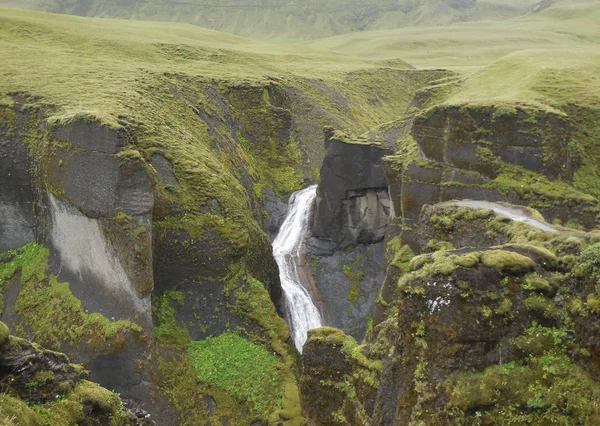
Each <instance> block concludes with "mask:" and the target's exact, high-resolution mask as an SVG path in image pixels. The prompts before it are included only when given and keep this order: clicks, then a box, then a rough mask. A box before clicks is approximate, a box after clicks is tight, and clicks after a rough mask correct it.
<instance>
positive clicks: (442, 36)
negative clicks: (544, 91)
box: [304, 1, 600, 72]
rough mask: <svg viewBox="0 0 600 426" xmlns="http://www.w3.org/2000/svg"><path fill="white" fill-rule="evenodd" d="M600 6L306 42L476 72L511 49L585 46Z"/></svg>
mask: <svg viewBox="0 0 600 426" xmlns="http://www.w3.org/2000/svg"><path fill="white" fill-rule="evenodd" d="M599 10H600V9H598V7H597V3H595V2H592V1H587V2H583V3H581V4H560V3H559V4H557V5H554V6H553V7H551V8H549V9H546V10H544V11H542V12H540V13H538V14H533V15H529V16H525V17H523V18H520V19H513V20H509V21H506V22H492V21H487V22H470V23H456V24H454V25H447V26H409V27H406V28H399V29H391V30H390V29H379V30H374V31H364V32H355V33H350V34H344V35H340V36H336V37H330V38H324V39H320V40H314V41H310V42H305V43H304V45H307V46H311V47H314V48H318V49H324V50H330V51H331V50H332V51H336V52H344V53H350V54H354V55H356V56H359V57H362V58H371V59H376V60H380V61H382V62H385V61H393V60H395V59H397V58H402V59H403V60H405V61H407V62H409V63H410V64H413V65H415V66H417V67H419V68H421V67H422V68H433V67H444V68H452V69H457V70H461V71H464V72H472V71H473V70H476V69H477V67H481V66H485V65H487V64H489V63H491V62H493V61H494V60H496V59H498V58H500V57H502V56H505V55H507V54H509V53H512V52H515V51H521V50H527V49H540V48H543V49H548V50H565V49H568V50H570V51H573V50H587V49H594V44H595V43H598V42H600V30H599V26H600V25H599V19H600V11H599Z"/></svg>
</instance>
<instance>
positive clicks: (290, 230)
mask: <svg viewBox="0 0 600 426" xmlns="http://www.w3.org/2000/svg"><path fill="white" fill-rule="evenodd" d="M316 195H317V186H316V185H313V186H311V187H308V188H306V189H303V190H301V191H298V192H295V193H294V194H292V196H291V198H290V202H289V209H288V213H287V216H286V218H285V220H284V222H283V224H282V225H281V229H280V230H279V233H278V234H277V237H276V238H275V241H273V255H274V257H275V260H276V261H277V265H278V266H279V277H280V279H281V286H282V288H283V294H284V297H285V308H286V317H287V318H286V319H287V322H288V325H289V327H290V332H291V335H292V338H293V339H294V343H295V344H296V347H297V348H298V350H299V351H300V352H302V346H303V345H304V342H306V338H307V332H308V330H311V329H313V328H318V327H321V325H322V320H321V314H320V313H319V310H318V309H317V307H316V306H315V304H314V303H313V300H312V298H311V295H310V292H309V291H308V290H307V289H306V288H305V287H304V285H303V280H302V277H303V276H305V274H306V271H305V270H303V269H304V268H305V267H306V265H305V264H306V261H305V256H306V249H305V239H306V233H307V232H308V219H309V215H310V209H311V206H312V204H313V201H314V199H315V197H316ZM304 281H305V280H304Z"/></svg>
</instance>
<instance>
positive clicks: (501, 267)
mask: <svg viewBox="0 0 600 426" xmlns="http://www.w3.org/2000/svg"><path fill="white" fill-rule="evenodd" d="M481 263H482V264H483V265H485V266H487V267H488V268H494V269H496V270H498V272H510V273H523V272H527V271H531V270H532V269H534V268H535V262H534V261H533V260H532V259H530V258H529V257H527V256H523V255H522V254H519V253H514V252H510V251H504V250H488V251H484V252H483V253H481Z"/></svg>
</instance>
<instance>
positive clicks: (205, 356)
mask: <svg viewBox="0 0 600 426" xmlns="http://www.w3.org/2000/svg"><path fill="white" fill-rule="evenodd" d="M188 356H189V359H190V363H191V366H192V368H193V369H194V371H195V372H196V374H197V377H198V380H200V381H202V382H204V383H206V384H208V385H209V386H210V387H213V386H214V387H216V388H218V389H222V390H224V391H225V392H227V393H228V394H230V395H232V396H234V397H235V398H238V399H239V400H240V401H242V402H248V403H249V407H250V410H251V415H252V416H253V417H254V416H258V417H261V418H263V419H266V418H267V417H268V416H269V414H270V413H272V412H273V411H275V410H276V409H277V408H280V404H281V394H282V391H283V389H282V385H283V382H282V380H281V378H280V375H279V368H278V367H279V362H280V361H279V359H278V357H277V356H276V355H274V354H272V353H269V352H268V351H267V350H265V349H264V348H262V347H260V346H258V345H256V344H254V343H251V342H249V341H247V340H245V339H243V338H242V337H240V336H238V335H237V334H234V333H224V334H221V335H220V336H217V337H213V338H208V339H206V340H202V341H195V342H192V343H190V345H189V347H188Z"/></svg>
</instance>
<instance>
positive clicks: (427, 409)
mask: <svg viewBox="0 0 600 426" xmlns="http://www.w3.org/2000/svg"><path fill="white" fill-rule="evenodd" d="M417 98H418V99H417V101H416V102H415V106H419V107H424V108H427V106H428V103H429V100H428V99H430V98H428V96H426V93H425V92H424V93H422V94H421V96H420V97H419V96H418V97H417ZM402 123H403V124H404V125H405V127H404V131H398V132H396V133H395V134H396V135H398V137H399V140H398V149H399V150H398V152H397V153H396V154H395V155H389V156H387V157H384V158H383V159H382V162H383V165H384V171H385V177H386V179H387V183H388V187H389V193H390V201H391V204H392V207H391V209H390V211H391V212H392V215H391V217H390V222H389V223H388V226H387V228H386V235H385V246H384V247H385V254H384V266H383V268H384V269H385V274H384V278H383V281H382V283H383V284H382V286H381V289H380V292H379V298H378V301H377V308H376V310H375V313H374V316H373V321H372V328H371V327H370V328H369V330H368V332H367V336H366V339H365V344H364V345H363V346H359V347H358V348H359V349H356V348H355V349H354V350H352V349H351V348H349V344H348V341H347V336H344V334H343V333H341V332H340V331H337V332H336V331H335V330H331V329H327V330H322V331H319V330H315V331H314V334H313V335H312V337H311V338H310V339H309V341H308V343H307V344H306V345H305V347H304V352H303V362H304V363H305V369H304V371H303V374H302V379H301V391H302V392H303V410H304V413H305V416H306V417H307V418H308V421H309V424H314V425H321V424H356V425H358V424H361V425H363V424H370V425H406V424H420V425H441V424H513V423H521V422H528V423H530V424H547V423H549V422H554V421H565V422H580V423H582V424H593V423H594V422H597V421H599V419H600V409H598V406H597V404H595V403H592V402H591V401H595V400H596V399H597V398H598V396H600V383H599V382H598V371H600V370H599V369H598V362H597V353H598V345H597V340H598V339H596V338H595V337H593V332H592V330H594V329H595V327H597V325H598V315H599V314H600V303H598V300H600V297H599V296H598V288H597V274H596V273H595V272H593V271H595V266H594V265H596V264H597V262H598V253H599V252H598V244H596V242H597V241H598V235H597V233H596V232H593V231H592V232H585V231H582V230H573V229H569V228H563V227H562V226H561V225H560V224H561V223H562V224H566V223H568V222H569V221H573V220H575V221H577V223H578V224H579V226H580V228H581V229H583V228H593V227H594V226H596V225H597V217H596V215H597V212H598V200H597V199H596V198H595V197H594V196H592V195H590V194H586V193H584V192H583V191H581V190H575V189H574V187H573V186H571V184H573V185H575V182H574V181H575V180H576V172H577V170H578V168H579V167H580V166H581V165H582V162H581V156H580V154H578V151H577V149H576V148H574V143H573V139H574V138H576V136H574V135H573V132H575V131H577V132H579V131H580V130H579V129H578V127H577V126H575V125H574V124H573V123H574V120H573V118H571V117H568V116H567V115H566V114H565V115H562V114H561V113H557V112H556V111H548V110H537V109H535V108H525V107H520V106H518V107H517V106H516V107H515V108H510V107H506V106H490V105H463V106H456V105H450V104H442V105H438V106H433V107H430V108H429V109H426V110H425V111H422V112H421V113H417V114H413V115H411V116H410V117H409V118H408V119H406V120H403V121H402ZM387 132H388V134H391V132H390V131H389V130H388V131H387ZM464 199H467V200H468V199H470V200H480V201H489V202H504V203H512V204H514V205H509V204H506V205H502V206H500V207H502V208H495V210H491V209H486V208H485V207H483V208H482V207H477V206H478V205H485V203H479V204H477V203H476V202H471V203H469V202H466V203H462V205H460V206H459V205H456V204H457V203H456V202H454V201H450V200H464ZM459 204H460V203H459ZM487 205H493V206H496V207H497V206H498V205H497V204H487ZM322 206H327V204H324V202H323V201H322V202H321V205H320V206H319V208H322ZM524 206H528V207H524ZM503 208H504V210H505V211H510V212H512V213H511V214H510V215H508V214H505V213H502V211H503ZM536 209H537V210H536ZM549 221H553V224H552V225H550V224H549V223H548V222H549ZM337 241H339V239H338V240H335V239H333V238H332V243H331V245H330V247H329V248H328V249H329V250H334V249H335V246H336V243H337ZM313 246H314V247H317V248H318V247H319V246H318V245H317V244H313ZM334 256H339V253H337V252H336V253H335V254H334ZM332 258H333V256H332ZM324 264H326V263H324V262H323V261H322V260H321V261H320V262H319V263H318V264H317V266H316V268H317V270H319V269H318V268H319V267H322V265H324ZM327 268H328V269H325V268H324V270H327V274H328V275H330V276H331V275H333V276H335V273H334V272H333V270H334V269H335V267H331V266H327ZM338 268H339V266H338ZM346 270H348V271H349V272H351V271H352V269H351V268H350V267H348V268H346ZM325 276H326V274H325V273H324V274H323V275H322V279H323V280H325ZM354 276H356V275H354ZM324 282H325V281H324ZM334 282H335V280H334ZM592 282H594V283H596V284H595V286H592V285H591V283H592ZM324 291H325V290H321V292H322V293H323V292H324ZM337 298H338V300H339V299H340V298H341V296H340V295H339V294H338V295H337ZM342 328H343V329H344V331H347V326H346V324H344V326H343V327H342ZM350 346H352V345H350ZM358 354H361V355H362V358H361V359H362V362H361V363H360V365H359V364H357V363H356V362H355V361H356V355H358ZM377 362H381V369H380V370H377V369H372V370H369V371H371V373H372V374H373V375H372V376H371V381H370V383H371V384H372V386H371V387H362V386H361V385H360V384H359V382H358V381H357V380H358V378H359V377H364V376H365V370H363V368H364V367H365V366H368V365H375V364H370V363H377ZM567 383H569V384H568V385H567ZM321 395H329V396H330V397H329V398H322V397H321ZM575 401H579V402H582V401H586V402H582V405H581V406H580V409H579V410H575V411H574V410H571V409H570V408H569V406H570V404H572V403H576V402H575ZM325 413H332V414H331V415H330V416H328V415H327V414H325ZM549 419H552V420H549ZM557 419H560V420H557Z"/></svg>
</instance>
